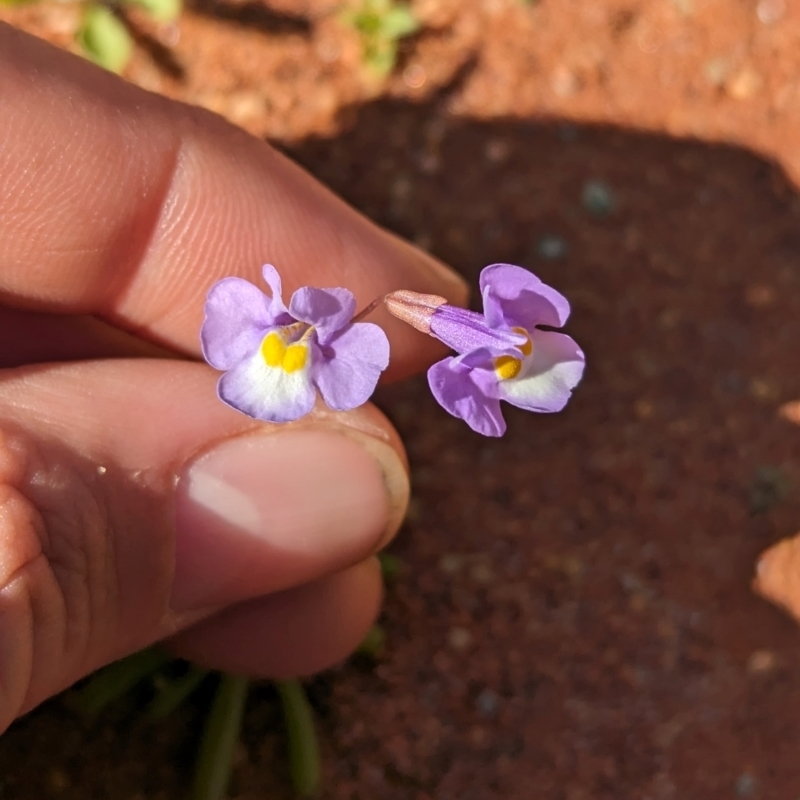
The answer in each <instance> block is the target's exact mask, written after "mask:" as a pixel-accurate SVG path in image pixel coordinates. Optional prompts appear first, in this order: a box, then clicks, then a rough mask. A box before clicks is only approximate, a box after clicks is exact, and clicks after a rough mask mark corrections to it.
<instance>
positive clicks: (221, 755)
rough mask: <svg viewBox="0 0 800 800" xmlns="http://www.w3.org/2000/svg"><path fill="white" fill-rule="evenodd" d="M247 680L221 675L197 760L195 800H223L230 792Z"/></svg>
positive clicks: (194, 788)
mask: <svg viewBox="0 0 800 800" xmlns="http://www.w3.org/2000/svg"><path fill="white" fill-rule="evenodd" d="M247 687H248V680H247V678H242V677H240V676H238V675H222V676H221V677H220V680H219V687H218V688H217V693H216V694H215V695H214V702H213V703H212V704H211V711H210V712H209V715H208V719H207V720H206V725H205V728H204V730H203V739H202V741H201V742H200V753H199V755H198V756H197V766H196V767H195V773H194V783H193V784H192V795H191V796H192V800H222V799H223V798H224V797H225V795H226V793H227V791H228V782H229V781H230V777H231V768H232V766H233V754H234V752H235V750H236V745H237V744H238V742H239V737H240V735H241V732H242V718H243V717H244V705H245V701H246V700H247Z"/></svg>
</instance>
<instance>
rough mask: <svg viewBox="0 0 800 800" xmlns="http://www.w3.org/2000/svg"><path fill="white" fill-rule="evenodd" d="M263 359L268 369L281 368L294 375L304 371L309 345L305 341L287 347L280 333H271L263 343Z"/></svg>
mask: <svg viewBox="0 0 800 800" xmlns="http://www.w3.org/2000/svg"><path fill="white" fill-rule="evenodd" d="M261 357H262V358H263V359H264V363H265V364H266V365H267V366H268V367H280V368H281V369H282V370H283V371H284V372H288V373H292V372H298V371H299V370H301V369H303V367H305V365H306V361H307V360H308V345H307V344H306V342H304V341H299V342H295V343H294V344H290V345H288V346H287V344H286V339H284V337H283V336H282V335H281V334H280V333H279V332H278V331H270V332H269V333H268V334H267V335H266V336H265V337H264V340H263V341H262V342H261Z"/></svg>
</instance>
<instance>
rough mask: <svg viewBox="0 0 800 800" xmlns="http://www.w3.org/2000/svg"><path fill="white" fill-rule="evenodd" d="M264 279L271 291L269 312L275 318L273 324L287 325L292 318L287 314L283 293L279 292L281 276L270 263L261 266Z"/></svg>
mask: <svg viewBox="0 0 800 800" xmlns="http://www.w3.org/2000/svg"><path fill="white" fill-rule="evenodd" d="M261 274H262V275H263V276H264V281H265V282H266V284H267V286H269V288H270V291H271V292H272V297H271V298H270V312H271V313H272V317H273V319H274V320H275V322H274V323H273V324H275V325H288V324H289V323H291V322H293V321H294V320H293V319H292V318H291V317H290V316H289V311H288V309H287V308H286V306H285V305H284V302H283V294H282V293H281V276H280V275H278V270H276V269H275V267H273V266H272V264H264V266H263V267H262V268H261Z"/></svg>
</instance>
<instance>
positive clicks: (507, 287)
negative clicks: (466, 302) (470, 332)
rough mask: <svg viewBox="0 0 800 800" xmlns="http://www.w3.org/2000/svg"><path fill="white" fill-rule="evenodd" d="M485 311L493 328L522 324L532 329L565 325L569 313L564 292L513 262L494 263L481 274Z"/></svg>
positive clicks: (521, 326)
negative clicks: (561, 292)
mask: <svg viewBox="0 0 800 800" xmlns="http://www.w3.org/2000/svg"><path fill="white" fill-rule="evenodd" d="M480 286H481V295H482V297H483V311H484V314H485V315H486V321H487V323H488V324H489V326H490V327H492V328H503V327H520V328H524V329H525V330H526V331H532V330H533V328H534V326H536V325H550V326H551V327H553V328H561V327H562V326H563V325H564V323H565V322H566V321H567V318H568V317H569V302H568V301H567V298H566V297H564V295H562V294H560V293H559V292H557V291H556V290H555V289H553V288H552V287H550V286H548V285H547V284H546V283H542V281H540V280H539V279H538V278H537V277H536V276H535V275H534V274H533V273H531V272H528V270H526V269H523V268H522V267H515V266H514V265H513V264H492V265H490V266H488V267H485V268H484V269H483V271H482V272H481V277H480Z"/></svg>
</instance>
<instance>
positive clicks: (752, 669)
mask: <svg viewBox="0 0 800 800" xmlns="http://www.w3.org/2000/svg"><path fill="white" fill-rule="evenodd" d="M776 663H777V658H776V656H775V653H773V652H772V650H754V651H753V652H752V653H751V654H750V658H748V659H747V671H748V672H749V673H750V674H751V675H764V674H765V673H767V672H772V670H773V669H775V665H776Z"/></svg>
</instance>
